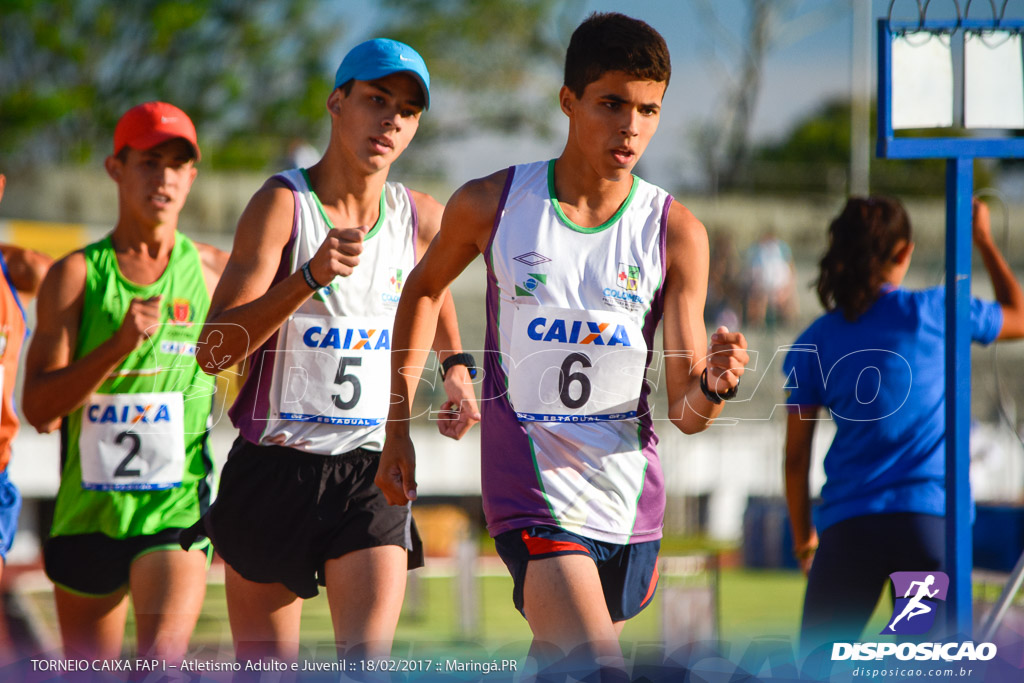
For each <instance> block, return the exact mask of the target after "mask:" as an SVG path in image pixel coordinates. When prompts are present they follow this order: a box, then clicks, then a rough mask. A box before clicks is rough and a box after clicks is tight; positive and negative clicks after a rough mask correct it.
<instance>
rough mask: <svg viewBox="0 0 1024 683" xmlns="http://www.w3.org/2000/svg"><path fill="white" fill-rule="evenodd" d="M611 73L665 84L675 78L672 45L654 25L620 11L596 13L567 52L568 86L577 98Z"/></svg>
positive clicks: (566, 83)
mask: <svg viewBox="0 0 1024 683" xmlns="http://www.w3.org/2000/svg"><path fill="white" fill-rule="evenodd" d="M608 71H625V72H626V73H628V74H630V75H632V76H636V77H637V78H639V79H642V80H651V81H655V82H664V83H665V86H666V87H668V79H669V77H670V76H671V75H672V62H671V60H670V58H669V54H668V46H667V45H665V39H664V38H662V37H661V34H660V33H658V32H657V31H655V30H654V28H652V27H651V25H650V24H648V23H647V22H644V21H640V20H639V19H633V18H632V17H627V16H626V15H624V14H619V13H618V12H594V13H593V14H591V15H590V16H589V17H587V18H586V19H585V20H584V21H583V23H582V24H580V25H579V26H578V27H577V28H576V30H575V31H573V34H572V38H570V39H569V49H568V50H566V53H565V81H564V83H565V86H566V87H567V88H569V90H571V91H572V92H573V94H575V95H576V97H582V96H583V90H584V88H586V87H587V85H589V84H590V83H593V82H594V81H596V80H598V79H599V78H601V76H603V75H604V74H605V73H607V72H608Z"/></svg>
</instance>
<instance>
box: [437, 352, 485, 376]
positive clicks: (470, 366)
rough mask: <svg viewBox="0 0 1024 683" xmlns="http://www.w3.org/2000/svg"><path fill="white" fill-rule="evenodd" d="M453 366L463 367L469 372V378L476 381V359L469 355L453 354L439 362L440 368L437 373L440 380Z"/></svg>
mask: <svg viewBox="0 0 1024 683" xmlns="http://www.w3.org/2000/svg"><path fill="white" fill-rule="evenodd" d="M453 365H465V366H466V369H467V370H469V378H470V379H476V359H475V358H473V354H471V353H465V352H463V353H455V354H452V355H450V356H448V357H447V358H445V359H444V360H443V361H441V367H440V368H438V372H440V373H441V379H442V380H443V379H444V376H445V375H447V374H448V371H449V370H451V369H452V366H453Z"/></svg>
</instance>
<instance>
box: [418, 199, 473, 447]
mask: <svg viewBox="0 0 1024 683" xmlns="http://www.w3.org/2000/svg"><path fill="white" fill-rule="evenodd" d="M412 194H413V199H414V200H415V202H416V211H417V214H418V215H419V219H420V220H419V232H418V234H417V245H416V257H417V261H419V260H420V259H422V258H423V256H424V254H426V251H427V249H428V248H429V247H430V243H431V242H433V241H434V238H435V237H436V236H437V233H438V231H439V230H440V229H441V216H442V214H443V212H444V207H443V206H442V205H441V204H440V203H439V202H438V201H437V200H435V199H434V198H433V197H430V196H428V195H425V194H422V193H420V192H413V193H412ZM433 349H434V351H436V352H437V357H438V361H439V362H441V361H444V360H446V359H447V358H448V357H449V356H452V355H454V354H456V353H459V352H460V351H463V346H462V338H461V335H460V334H459V321H458V318H457V317H456V314H455V301H454V299H453V298H452V294H451V291H450V290H449V291H447V292H446V293H445V296H444V299H443V301H442V303H441V310H440V312H439V314H438V319H437V330H436V332H435V333H434V342H433ZM444 388H445V394H446V395H447V397H448V400H447V401H446V402H445V403H444V405H443V406H441V413H440V414H439V415H438V420H437V427H438V430H439V431H440V432H441V434H443V435H444V436H447V437H450V438H452V439H461V438H462V437H463V436H465V434H466V432H468V431H469V429H470V428H471V427H472V426H473V425H475V424H476V423H477V422H479V421H480V412H479V410H478V409H477V404H476V395H475V393H474V391H473V379H472V378H471V377H470V376H469V370H468V368H466V366H464V365H453V366H452V367H451V369H450V370H449V371H448V372H447V373H446V374H445V378H444Z"/></svg>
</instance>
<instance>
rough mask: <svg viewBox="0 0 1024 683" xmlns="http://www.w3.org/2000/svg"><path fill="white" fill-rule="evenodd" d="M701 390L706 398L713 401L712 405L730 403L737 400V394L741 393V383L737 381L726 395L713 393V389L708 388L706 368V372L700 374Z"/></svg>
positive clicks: (705, 369) (706, 370)
mask: <svg viewBox="0 0 1024 683" xmlns="http://www.w3.org/2000/svg"><path fill="white" fill-rule="evenodd" d="M700 390H701V393H703V394H704V398H706V399H707V400H709V401H711V402H712V403H721V402H722V401H728V400H731V399H734V398H736V394H738V393H739V392H740V383H739V382H738V381H737V382H736V386H734V387H733V388H732V389H730V390H729V391H727V392H725V393H724V394H720V393H718V392H717V391H711V387H709V386H708V369H707V368H704V372H702V373H700Z"/></svg>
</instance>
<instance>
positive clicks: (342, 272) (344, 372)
mask: <svg viewBox="0 0 1024 683" xmlns="http://www.w3.org/2000/svg"><path fill="white" fill-rule="evenodd" d="M429 86H430V74H429V72H428V71H427V67H426V64H424V62H423V58H422V57H420V55H419V54H417V53H416V51H415V50H413V49H412V48H411V47H409V46H408V45H405V44H403V43H399V42H396V41H394V40H386V39H376V40H371V41H368V42H365V43H362V44H360V45H357V46H356V47H355V48H353V49H352V51H351V52H349V53H348V55H346V57H345V59H344V61H342V63H341V66H340V67H339V68H338V72H337V77H336V79H335V88H334V89H333V91H332V92H331V94H330V96H329V97H328V98H327V110H328V113H329V114H330V117H331V137H330V141H329V142H328V144H327V149H326V151H325V152H324V154H323V157H322V158H321V159H320V160H319V161H318V162H317V163H315V164H313V165H312V166H310V167H309V168H296V169H292V170H289V171H284V172H283V173H279V174H277V175H275V176H274V177H272V178H271V179H270V180H268V181H267V182H266V184H264V186H263V187H262V188H261V189H260V190H259V191H258V192H257V193H256V194H255V196H254V197H253V198H252V200H251V201H250V202H249V206H248V207H247V208H246V209H245V212H244V213H243V214H242V217H241V219H240V220H239V224H238V230H237V232H236V235H235V244H234V248H233V250H232V252H231V258H230V261H229V262H228V266H227V271H226V275H225V277H226V281H225V282H224V285H223V286H221V287H218V289H217V291H216V292H215V293H214V297H213V302H212V305H211V308H210V314H209V316H208V317H207V319H206V325H205V327H204V328H203V332H202V335H201V336H200V340H202V341H201V343H200V345H199V346H200V348H199V350H198V352H197V360H198V361H199V364H200V366H201V367H202V368H203V369H204V370H206V371H207V372H210V373H215V372H217V370H218V369H219V368H223V367H228V366H230V365H233V364H235V363H238V362H240V361H242V360H246V359H247V360H246V362H247V365H248V367H247V374H246V381H245V383H244V385H243V386H242V388H241V391H240V393H239V396H238V399H237V400H236V401H235V404H234V406H233V407H232V408H231V412H230V415H231V419H232V422H233V424H234V425H235V427H237V428H238V431H239V436H238V439H237V440H236V441H235V445H234V447H233V448H232V450H231V453H230V455H229V456H228V461H227V464H226V465H225V467H224V471H223V474H222V478H221V486H220V492H219V494H218V497H217V500H216V501H215V502H214V504H213V506H212V507H211V508H210V511H209V513H208V514H207V515H206V516H205V517H204V518H203V520H201V521H200V522H199V524H197V525H196V526H195V527H193V529H191V530H190V532H189V533H187V534H186V535H185V537H183V542H187V540H188V538H189V537H190V535H196V534H206V535H208V536H209V537H210V538H211V539H212V541H213V544H214V547H215V548H216V549H217V552H218V553H220V555H221V557H223V558H224V561H225V563H226V564H227V567H226V580H225V582H226V594H227V603H228V616H229V619H230V622H231V633H232V637H233V639H234V642H235V656H236V658H237V659H238V660H239V661H252V660H259V659H264V658H266V657H272V658H275V659H280V660H285V661H294V660H295V658H296V656H297V654H298V642H299V620H300V617H301V613H302V598H311V597H313V596H315V595H316V594H317V593H318V585H322V586H325V587H326V589H327V599H328V602H329V604H330V609H331V619H332V622H333V625H334V635H335V641H336V642H337V643H338V655H339V657H386V656H387V655H388V654H389V652H390V649H391V641H392V638H393V637H394V632H395V627H396V626H397V624H398V617H399V613H400V611H401V608H402V601H403V597H404V593H405V583H406V571H407V569H409V568H415V567H418V566H421V565H422V563H423V560H422V550H421V544H420V542H419V537H418V535H417V532H416V527H415V525H414V524H413V522H412V516H411V509H410V507H409V506H402V507H392V506H389V505H388V504H387V501H386V500H384V497H383V494H382V493H381V491H380V489H378V488H377V486H376V485H375V484H374V481H373V479H374V474H375V473H376V470H377V463H378V462H379V460H380V451H381V448H383V446H384V421H385V419H386V417H387V413H388V406H389V405H390V400H391V397H390V393H389V382H388V378H389V375H390V367H391V366H390V359H391V353H390V350H391V344H390V339H391V336H392V327H393V324H394V316H395V310H396V309H397V307H398V300H399V296H400V294H401V291H402V286H403V282H404V278H405V277H406V276H407V275H408V273H409V271H410V270H412V268H413V266H414V265H415V264H416V262H417V261H418V260H419V258H421V257H422V256H423V254H424V253H425V252H426V249H427V246H428V245H429V244H430V242H431V240H432V239H433V238H434V235H436V234H437V231H438V228H439V226H440V222H441V212H442V209H443V207H442V206H441V204H440V203H438V202H437V201H436V200H434V199H433V198H432V197H430V196H428V195H426V194H423V193H420V192H415V191H413V190H410V189H407V188H406V187H404V186H403V185H401V184H399V183H395V182H390V181H388V172H389V170H390V168H391V164H392V163H394V161H395V160H396V159H398V157H399V156H400V155H401V154H402V152H403V151H404V150H405V148H406V147H407V146H408V145H409V143H410V142H411V141H412V138H413V136H414V135H415V134H416V130H417V129H418V127H419V120H420V115H421V113H422V112H423V110H424V109H425V108H426V107H427V105H428V104H429ZM442 299H443V300H444V303H443V309H444V313H442V316H441V317H442V323H441V328H440V329H439V331H438V334H437V336H436V337H435V341H434V348H435V350H437V351H438V353H439V356H440V359H441V361H443V367H444V373H443V379H444V386H445V393H446V395H447V397H448V402H447V403H446V404H445V406H444V407H442V410H443V411H444V414H443V418H445V419H442V420H440V421H439V423H438V424H439V428H440V431H441V433H442V434H444V435H446V436H449V437H451V438H455V439H457V438H461V437H462V435H463V434H465V433H466V431H468V430H469V428H470V427H471V426H472V425H473V424H475V423H476V422H477V421H478V420H479V413H478V412H477V409H476V401H475V398H474V395H473V388H472V382H471V375H472V366H473V360H472V357H470V356H469V355H468V354H463V353H458V351H461V341H460V339H459V330H458V323H457V321H456V319H455V307H454V305H453V304H452V301H451V298H450V297H449V296H447V295H444V296H442ZM299 385H301V388H300V386H299ZM460 407H461V410H460Z"/></svg>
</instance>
